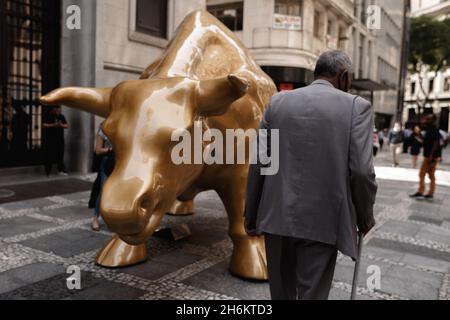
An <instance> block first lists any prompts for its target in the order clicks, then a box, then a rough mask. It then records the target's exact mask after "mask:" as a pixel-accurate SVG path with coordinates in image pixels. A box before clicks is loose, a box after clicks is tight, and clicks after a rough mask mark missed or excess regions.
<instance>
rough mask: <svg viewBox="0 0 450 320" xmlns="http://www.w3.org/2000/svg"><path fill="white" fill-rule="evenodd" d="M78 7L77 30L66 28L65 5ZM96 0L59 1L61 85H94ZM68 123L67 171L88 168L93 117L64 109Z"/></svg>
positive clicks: (67, 16) (92, 135) (87, 170)
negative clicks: (60, 4)
mask: <svg viewBox="0 0 450 320" xmlns="http://www.w3.org/2000/svg"><path fill="white" fill-rule="evenodd" d="M71 5H76V6H78V7H79V8H80V9H81V29H79V30H78V29H75V30H69V29H68V28H67V24H66V22H67V20H68V18H69V17H70V16H71V14H68V13H67V8H68V7H69V6H71ZM96 7H97V4H96V1H92V0H62V7H61V10H62V23H61V27H62V32H61V34H62V39H61V86H62V87H65V86H82V87H91V86H94V85H95V40H96V39H95V35H96V12H97V11H96ZM63 113H64V115H65V116H66V118H67V121H68V122H69V126H70V129H69V130H66V135H65V138H66V155H65V163H66V165H67V168H68V170H69V171H71V172H79V173H87V172H89V171H90V168H91V162H92V153H93V149H94V138H95V129H94V121H95V120H94V116H93V115H90V114H88V113H85V112H81V111H77V110H72V109H69V108H64V109H63Z"/></svg>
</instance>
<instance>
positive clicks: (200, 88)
mask: <svg viewBox="0 0 450 320" xmlns="http://www.w3.org/2000/svg"><path fill="white" fill-rule="evenodd" d="M247 90H248V82H247V81H246V80H245V79H243V78H241V77H239V76H236V75H230V76H228V77H224V78H220V79H215V80H206V81H196V80H190V79H186V78H168V79H154V80H138V81H127V82H123V83H121V84H119V85H118V86H117V87H115V88H107V89H93V88H63V89H58V90H55V91H53V92H51V93H49V94H48V95H46V96H44V97H42V98H41V102H42V104H44V105H55V104H63V105H66V106H69V107H72V108H77V109H80V110H83V111H87V112H90V113H93V114H96V115H98V116H101V117H105V118H106V121H105V123H104V125H103V130H104V131H105V133H106V135H107V136H108V137H109V139H110V140H111V142H112V144H113V146H114V150H115V155H116V167H115V169H114V172H113V173H112V174H111V176H110V177H109V179H108V180H107V182H106V184H105V186H104V188H103V196H102V201H101V213H102V216H103V218H104V220H105V222H106V223H107V225H108V227H109V228H110V230H111V231H113V232H115V233H117V234H119V235H120V236H121V238H122V239H123V240H124V241H126V242H127V243H129V244H141V243H143V242H144V241H145V240H146V239H147V238H148V236H150V235H151V234H152V233H153V232H154V231H155V228H156V227H157V226H158V225H159V223H160V221H161V219H162V217H163V216H164V213H165V212H166V211H167V210H169V208H170V206H171V205H172V203H173V201H175V200H176V199H177V197H179V196H180V195H182V194H183V193H184V192H185V190H186V189H187V188H188V187H189V185H190V184H192V182H193V181H194V179H195V178H197V177H198V176H199V175H200V174H201V172H202V169H203V166H201V165H181V166H180V165H178V166H177V165H175V164H174V163H173V162H172V161H171V151H172V148H173V147H174V146H175V144H176V143H175V142H172V139H171V137H172V134H173V133H174V131H176V130H180V129H185V130H188V131H192V130H193V126H194V121H195V120H196V118H197V117H199V116H206V117H208V116H219V115H222V114H224V113H226V112H227V110H228V109H229V108H230V106H231V105H232V104H233V103H234V102H236V101H237V100H239V99H240V98H241V97H243V96H244V95H245V94H246V92H247Z"/></svg>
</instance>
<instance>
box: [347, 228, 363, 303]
mask: <svg viewBox="0 0 450 320" xmlns="http://www.w3.org/2000/svg"><path fill="white" fill-rule="evenodd" d="M363 245H364V234H362V233H359V234H358V260H356V263H355V273H354V274H353V285H352V294H351V298H350V300H356V291H357V288H358V278H359V267H360V264H361V255H362V249H363Z"/></svg>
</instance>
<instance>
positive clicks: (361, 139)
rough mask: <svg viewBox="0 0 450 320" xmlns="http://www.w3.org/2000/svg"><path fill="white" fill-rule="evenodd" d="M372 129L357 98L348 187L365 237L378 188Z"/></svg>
mask: <svg viewBox="0 0 450 320" xmlns="http://www.w3.org/2000/svg"><path fill="white" fill-rule="evenodd" d="M373 126H374V117H373V112H372V107H371V105H370V103H369V102H368V101H366V100H364V99H362V98H360V97H358V98H356V99H355V101H354V109H353V116H352V129H351V137H350V154H349V169H350V187H351V196H352V201H353V205H354V207H355V210H356V216H357V226H358V229H359V231H360V232H362V233H364V234H366V233H367V232H369V231H370V230H371V229H372V228H373V227H374V226H375V219H374V216H373V207H374V204H375V198H376V194H377V189H378V186H377V183H376V180H375V169H374V166H373Z"/></svg>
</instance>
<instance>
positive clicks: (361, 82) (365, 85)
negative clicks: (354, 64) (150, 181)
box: [353, 79, 395, 91]
mask: <svg viewBox="0 0 450 320" xmlns="http://www.w3.org/2000/svg"><path fill="white" fill-rule="evenodd" d="M353 89H355V90H360V91H386V90H391V89H395V88H392V87H390V86H388V85H385V84H382V83H379V82H376V81H373V80H370V79H354V80H353Z"/></svg>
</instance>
